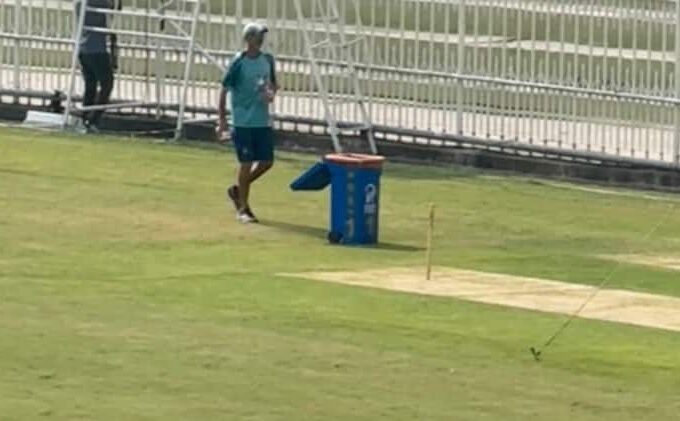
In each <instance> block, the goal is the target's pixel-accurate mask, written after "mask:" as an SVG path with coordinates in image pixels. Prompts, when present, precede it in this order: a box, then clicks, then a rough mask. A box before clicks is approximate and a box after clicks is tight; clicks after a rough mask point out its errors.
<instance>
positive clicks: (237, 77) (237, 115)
mask: <svg viewBox="0 0 680 421" xmlns="http://www.w3.org/2000/svg"><path fill="white" fill-rule="evenodd" d="M268 83H271V84H273V85H276V70H275V66H274V57H272V55H271V54H267V53H260V55H258V56H257V57H248V56H247V55H246V54H245V53H239V54H238V55H237V56H236V57H234V59H233V60H232V62H231V64H230V65H229V69H228V70H227V74H226V75H225V76H224V80H223V81H222V86H224V87H225V88H226V89H227V90H229V92H230V93H231V114H232V125H233V126H234V127H271V125H272V122H271V116H270V114H269V103H267V101H265V99H264V97H263V95H264V90H265V87H266V85H267V84H268Z"/></svg>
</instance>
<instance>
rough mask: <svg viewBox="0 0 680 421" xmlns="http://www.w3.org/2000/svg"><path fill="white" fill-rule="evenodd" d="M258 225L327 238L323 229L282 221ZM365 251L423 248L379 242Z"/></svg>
mask: <svg viewBox="0 0 680 421" xmlns="http://www.w3.org/2000/svg"><path fill="white" fill-rule="evenodd" d="M260 224H261V225H263V226H265V227H270V228H274V229H277V230H281V231H288V232H292V233H295V234H299V235H305V236H307V237H314V238H318V239H320V240H323V239H325V238H326V237H327V235H328V231H327V230H325V229H324V228H318V227H311V226H308V225H299V224H292V223H289V222H283V221H272V220H262V221H260ZM366 250H387V251H401V252H411V253H414V252H419V251H424V250H425V248H424V247H414V246H408V245H405V244H394V243H385V242H382V241H381V242H379V243H378V244H376V245H375V246H370V247H366Z"/></svg>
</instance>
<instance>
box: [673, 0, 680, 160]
mask: <svg viewBox="0 0 680 421" xmlns="http://www.w3.org/2000/svg"><path fill="white" fill-rule="evenodd" d="M675 98H676V99H680V1H679V2H677V6H676V9H675ZM674 111H675V112H674V116H675V132H674V138H673V162H674V163H675V165H676V166H680V106H679V105H675V106H674Z"/></svg>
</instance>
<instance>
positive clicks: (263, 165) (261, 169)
mask: <svg viewBox="0 0 680 421" xmlns="http://www.w3.org/2000/svg"><path fill="white" fill-rule="evenodd" d="M273 166H274V163H273V162H271V161H266V162H256V163H255V164H253V166H252V168H251V171H250V183H251V184H252V183H254V182H255V180H257V179H258V178H260V177H262V176H263V175H264V174H265V173H266V172H267V171H269V170H270V169H272V167H273Z"/></svg>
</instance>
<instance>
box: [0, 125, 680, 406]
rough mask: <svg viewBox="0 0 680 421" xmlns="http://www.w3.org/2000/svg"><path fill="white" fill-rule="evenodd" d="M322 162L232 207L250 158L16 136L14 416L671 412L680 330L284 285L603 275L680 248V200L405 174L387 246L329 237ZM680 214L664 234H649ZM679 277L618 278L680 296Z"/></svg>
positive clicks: (639, 272)
mask: <svg viewBox="0 0 680 421" xmlns="http://www.w3.org/2000/svg"><path fill="white" fill-rule="evenodd" d="M311 162H313V158H312V157H308V156H299V155H289V154H283V155H282V156H281V159H280V160H279V162H278V164H277V167H276V168H275V170H274V172H273V173H272V174H271V176H269V177H267V178H265V179H264V180H263V182H262V183H261V184H260V185H258V186H256V187H255V190H254V202H253V205H254V207H255V209H256V211H258V213H259V215H260V216H261V218H262V219H263V220H264V222H265V223H264V224H262V225H261V226H241V225H238V224H237V223H236V221H235V220H234V218H233V215H232V212H231V209H229V208H228V207H227V204H226V203H225V199H224V189H225V187H226V185H227V183H228V182H229V180H230V179H231V178H232V176H233V170H234V165H233V156H232V153H231V151H229V150H224V149H218V148H190V147H184V146H164V145H156V144H151V143H144V142H137V141H128V140H123V139H113V138H91V137H71V136H62V135H55V134H52V133H38V132H29V131H19V130H6V129H3V130H0V205H1V207H0V215H1V217H0V298H1V299H0V338H2V339H1V340H0V355H2V358H0V373H2V375H0V414H2V416H0V418H3V419H11V420H14V419H36V418H39V417H40V416H45V417H47V416H50V417H51V418H54V419H69V420H70V419H78V418H83V419H98V420H104V419H111V420H120V419H252V420H256V419H257V420H290V419H319V420H321V419H347V420H350V419H351V420H356V419H365V420H377V419H386V420H401V419H404V420H407V419H428V420H440V419H441V420H449V419H474V420H479V419H494V420H498V419H503V420H512V419H555V420H560V419H593V420H595V419H611V418H617V419H622V420H625V419H652V418H653V419H673V417H675V416H676V414H677V413H678V411H680V406H679V403H678V400H677V396H676V391H677V390H678V389H679V388H680V380H679V379H680V363H679V362H678V361H679V360H678V358H677V355H678V351H680V337H679V336H678V335H674V334H668V333H662V332H658V331H654V330H646V329H638V328H633V327H626V326H616V325H612V324H607V323H598V322H590V321H577V322H575V324H574V325H573V326H572V327H571V328H570V330H568V331H567V332H566V334H565V336H563V337H561V338H560V340H559V341H558V342H556V343H555V344H554V345H553V347H552V348H550V350H549V351H548V352H547V353H546V358H545V361H544V362H543V363H541V364H540V365H538V364H536V363H534V362H533V360H532V359H531V356H530V355H529V353H528V351H527V348H528V347H529V346H534V345H540V342H541V340H543V339H544V338H545V337H546V336H547V335H549V334H550V333H552V332H553V331H554V329H555V328H556V327H557V326H559V325H560V323H561V321H562V318H561V317H558V316H550V315H543V314H539V313H533V312H525V311H518V310H512V309H503V308H497V307H493V306H484V305H476V304H470V303H465V302H460V301H457V300H451V299H443V298H425V297H417V296H412V295H408V294H398V293H391V292H386V291H374V290H365V289H360V288H352V287H348V286H341V285H329V284H322V283H316V282H312V281H306V280H298V279H289V278H281V277H278V276H277V275H276V274H277V273H283V272H287V273H292V272H303V271H310V270H324V271H328V270H359V269H370V268H379V267H386V266H390V265H395V264H398V265H399V266H418V265H422V262H423V258H424V256H423V254H424V253H423V250H422V245H423V243H424V239H425V231H424V230H425V226H426V222H427V221H426V216H427V204H428V203H429V202H435V203H437V209H438V217H437V225H436V236H435V245H436V249H435V264H437V265H439V266H449V267H460V268H468V269H474V270H481V271H492V272H501V273H508V274H514V275H522V276H533V277H541V278H548V279H555V280H562V281H567V282H578V283H584V284H597V283H599V282H600V281H601V279H602V277H603V276H604V275H605V274H606V273H608V272H609V271H610V270H611V269H612V267H613V266H614V265H616V264H618V263H617V262H613V261H610V260H607V259H604V258H600V257H598V256H611V255H622V254H640V253H645V254H655V253H656V254H659V255H663V256H672V255H680V242H678V240H677V238H680V235H679V234H680V219H679V218H678V215H677V214H676V215H674V216H671V217H670V218H667V217H668V215H669V213H670V211H671V206H672V205H671V204H669V203H666V202H662V201H653V200H646V199H644V198H635V197H618V196H611V195H603V194H597V193H593V192H584V191H574V190H567V189H563V188H557V187H551V186H545V185H540V184H537V183H533V182H531V180H527V179H524V178H517V177H507V178H499V177H496V176H494V177H489V176H487V175H485V174H484V173H480V172H477V171H473V170H469V169H458V168H445V169H437V168H431V167H427V168H425V167H412V166H402V165H394V164H390V165H388V167H387V169H386V174H385V179H384V186H383V187H384V189H383V196H382V200H383V202H382V214H381V217H382V220H381V230H382V231H381V234H382V239H383V245H382V246H381V247H378V248H376V249H357V248H340V247H332V246H328V245H326V244H325V241H324V234H325V230H326V224H327V217H328V216H327V214H328V210H327V206H328V205H327V201H328V198H327V193H310V194H302V193H292V192H290V191H289V190H288V187H287V186H288V183H289V182H290V180H292V179H293V178H294V177H295V176H296V175H297V174H298V173H299V172H301V171H302V170H303V169H304V168H306V167H307V166H308V165H309V164H310V163H311ZM666 218H667V219H668V220H667V221H666V222H664V224H663V228H662V229H660V230H658V231H657V232H655V233H654V234H653V235H651V236H649V237H646V234H647V233H648V232H649V230H650V229H651V228H652V227H653V226H654V224H655V223H657V222H658V221H661V220H665V219H666ZM679 284H680V283H679V282H678V276H677V272H673V271H669V270H663V269H657V268H654V267H647V266H642V265H632V264H631V265H629V264H625V265H624V266H623V267H622V270H620V271H619V272H618V274H617V276H616V277H615V278H614V279H613V280H612V282H611V283H610V284H609V286H610V287H613V288H627V289H634V290H640V291H648V292H654V293H660V294H667V295H675V296H680V285H679Z"/></svg>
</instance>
